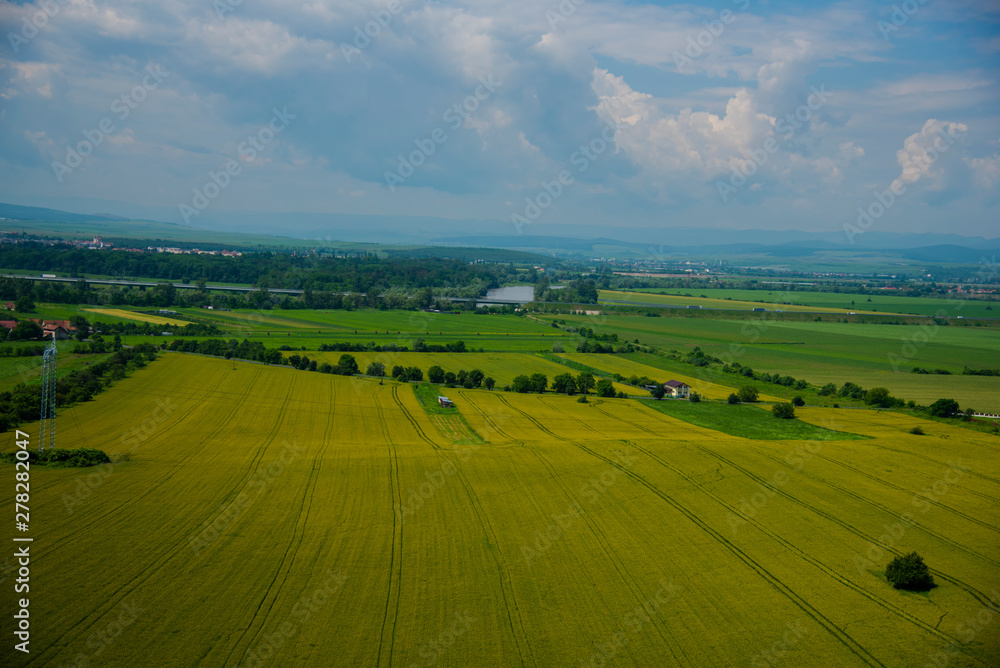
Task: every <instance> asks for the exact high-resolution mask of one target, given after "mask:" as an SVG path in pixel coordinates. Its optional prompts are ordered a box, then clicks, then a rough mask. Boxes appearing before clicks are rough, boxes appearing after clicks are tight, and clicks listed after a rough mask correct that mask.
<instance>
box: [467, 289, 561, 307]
mask: <svg viewBox="0 0 1000 668" xmlns="http://www.w3.org/2000/svg"><path fill="white" fill-rule="evenodd" d="M550 287H552V288H554V289H555V288H562V287H565V286H563V285H553V286H550ZM491 299H503V300H507V302H508V303H509V302H512V301H516V302H518V303H520V304H522V305H523V304H527V303H528V302H533V301H535V286H533V285H512V286H510V287H506V288H494V289H493V290H488V291H487V292H486V296H485V297H483V300H482V301H478V302H476V303H477V304H478V305H479V306H502V304H496V303H492V302H490V300H491Z"/></svg>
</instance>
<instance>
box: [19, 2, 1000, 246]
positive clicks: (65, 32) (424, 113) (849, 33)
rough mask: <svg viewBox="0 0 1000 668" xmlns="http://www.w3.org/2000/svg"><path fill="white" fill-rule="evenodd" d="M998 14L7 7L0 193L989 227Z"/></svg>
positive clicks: (332, 209) (411, 211)
mask: <svg viewBox="0 0 1000 668" xmlns="http://www.w3.org/2000/svg"><path fill="white" fill-rule="evenodd" d="M998 7H1000V5H998V3H996V2H995V1H993V0H947V1H946V0H906V1H905V2H896V3H893V2H885V3H879V2H853V1H848V2H804V1H799V2H786V1H784V0H771V1H770V2H766V1H764V0H718V1H716V2H709V3H704V4H701V5H693V4H675V3H668V2H638V1H620V0H618V1H598V0H561V2H560V1H559V0H551V1H546V0H503V2H500V1H497V0H476V1H475V2H472V1H469V2H462V1H442V2H427V1H423V0H371V1H367V0H366V1H361V2H342V1H340V0H304V1H301V2H287V1H283V0H158V1H157V2H136V1H134V0H37V1H36V2H34V3H26V2H14V3H11V2H5V3H3V4H2V5H0V29H2V34H3V40H2V41H3V44H2V45H0V201H6V202H10V203H15V204H27V205H36V206H52V207H54V208H60V207H61V206H62V208H66V206H65V204H66V203H67V202H93V204H92V209H93V211H101V210H109V209H110V208H111V206H110V204H108V205H107V206H105V208H104V209H102V208H101V206H103V205H104V204H103V203H102V202H101V201H102V200H103V201H105V202H126V203H132V204H141V205H146V206H150V207H160V211H161V212H162V215H161V216H160V217H161V218H168V217H169V218H170V219H171V220H173V221H175V222H182V221H184V220H188V221H190V222H191V224H193V225H199V224H203V223H205V222H206V221H210V220H211V219H212V216H213V214H218V213H221V212H229V211H254V212H269V211H273V212H286V211H299V212H319V213H348V214H358V213H364V214H383V215H413V216H437V217H443V218H454V219H483V220H484V221H486V220H488V221H491V222H484V223H483V224H482V227H481V229H477V230H473V229H470V230H469V231H470V233H471V232H476V233H484V234H513V233H516V232H517V231H519V230H520V231H523V232H530V229H531V228H530V225H532V224H535V223H558V224H574V223H585V224H588V225H600V226H606V227H607V228H608V231H609V236H612V235H613V234H612V233H613V230H614V228H616V227H643V226H657V227H662V228H670V227H675V226H676V227H720V228H764V229H799V230H814V231H830V230H840V229H841V228H843V226H844V225H845V224H856V223H857V220H858V218H859V211H858V210H859V207H860V208H861V209H862V210H863V211H868V212H869V213H870V214H871V215H873V218H872V223H871V224H873V225H876V226H877V227H878V228H879V229H881V230H884V231H914V232H922V231H928V232H958V233H962V234H968V235H985V236H990V237H996V236H998V234H997V230H998V229H1000V226H998V225H997V221H1000V215H998V213H1000V206H998V204H1000V197H998V194H997V193H998V186H1000V92H998V87H997V79H998V73H1000V9H998ZM879 200H881V203H880V202H879ZM79 208H81V207H80V206H78V207H77V209H79ZM496 221H503V223H504V224H502V225H501V224H498V223H497V222H496ZM720 239H724V237H720Z"/></svg>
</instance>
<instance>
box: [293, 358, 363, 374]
mask: <svg viewBox="0 0 1000 668" xmlns="http://www.w3.org/2000/svg"><path fill="white" fill-rule="evenodd" d="M293 357H294V355H293ZM304 359H305V358H304ZM337 369H338V373H340V375H342V376H353V375H354V374H356V373H359V372H360V369H358V361H357V360H356V359H354V355H346V354H345V355H341V356H340V361H339V362H337Z"/></svg>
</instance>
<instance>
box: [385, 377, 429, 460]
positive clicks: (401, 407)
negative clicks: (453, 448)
mask: <svg viewBox="0 0 1000 668" xmlns="http://www.w3.org/2000/svg"><path fill="white" fill-rule="evenodd" d="M398 389H399V387H398V386H397V385H393V386H392V400H393V401H394V402H396V406H397V407H398V408H399V412H400V413H402V414H403V417H405V418H406V419H407V421H408V422H409V423H410V425H411V426H412V427H413V430H414V431H415V432H417V436H419V437H420V438H421V439H423V440H424V442H426V443H427V444H428V445H430V446H431V448H432V449H434V450H438V451H440V450H441V446H440V445H439V444H437V443H435V442H434V441H433V440H431V439H430V437H428V436H427V434H426V433H425V432H424V430H423V428H422V427H421V426H420V423H418V422H417V419H416V418H415V417H413V415H411V414H410V411H408V410H407V409H406V406H404V405H403V400H402V399H400V398H399V393H398V392H397V390H398Z"/></svg>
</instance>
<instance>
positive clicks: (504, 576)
mask: <svg viewBox="0 0 1000 668" xmlns="http://www.w3.org/2000/svg"><path fill="white" fill-rule="evenodd" d="M449 392H450V394H449V396H450V397H451V398H452V399H453V400H454V401H455V404H456V407H457V408H456V410H457V411H458V412H459V413H461V415H462V417H464V420H465V422H466V423H467V426H466V425H460V426H458V422H460V419H459V418H458V417H452V416H434V418H435V419H433V420H432V418H431V417H430V416H429V415H428V414H427V413H426V412H425V411H424V409H423V408H422V406H421V405H420V403H419V402H418V399H417V398H416V396H415V394H414V392H413V389H412V387H411V386H409V385H406V384H396V383H392V382H388V381H387V382H386V383H385V384H384V385H379V384H378V382H377V381H374V380H372V379H360V378H346V377H340V376H331V375H327V374H319V373H308V372H302V371H295V370H292V369H287V368H275V367H267V366H263V365H257V364H250V363H241V362H237V363H235V364H234V363H232V362H227V361H224V360H216V359H209V358H204V357H195V356H184V355H179V354H166V355H164V356H163V358H162V359H161V360H158V361H156V362H154V363H152V364H150V365H149V366H148V367H147V368H145V369H143V370H140V371H138V372H136V373H135V374H134V375H133V376H132V377H131V378H129V379H126V380H124V381H121V382H119V383H118V384H117V385H115V386H114V387H113V388H111V389H110V390H108V391H106V392H105V393H103V394H101V395H99V396H98V397H97V398H96V399H95V400H94V401H92V402H88V403H86V404H83V405H78V406H75V407H73V408H70V409H68V410H66V411H64V412H62V413H60V415H59V417H58V423H59V433H58V435H59V447H63V448H75V447H93V448H100V449H103V450H105V451H106V452H108V453H109V454H124V453H127V454H128V455H129V457H128V459H127V461H122V462H119V463H116V464H114V465H109V466H105V467H102V468H100V469H93V468H92V469H67V470H47V469H45V468H34V469H32V471H31V519H32V531H31V534H32V535H33V537H34V539H35V540H34V543H32V545H31V555H32V558H31V568H32V572H31V592H30V599H31V629H32V636H31V645H30V647H31V653H30V654H29V655H20V654H19V653H14V652H12V651H10V648H7V649H5V650H4V656H6V657H11V659H10V663H8V664H6V665H19V666H21V665H24V666H55V667H60V666H84V665H90V666H212V667H222V666H401V667H405V668H409V667H412V666H476V667H485V666H572V667H579V666H595V667H596V666H612V665H615V666H675V665H681V666H744V665H748V666H771V665H782V666H865V665H868V666H925V665H948V666H983V667H985V666H996V665H1000V640H998V639H1000V612H997V610H1000V607H998V604H1000V550H998V549H997V548H998V546H1000V512H998V500H1000V466H998V458H997V451H996V443H997V439H996V438H995V437H992V436H988V435H984V434H980V433H977V432H973V431H968V430H963V429H960V428H955V427H951V426H948V425H943V424H940V423H937V422H923V421H920V420H916V419H914V418H909V417H905V416H902V415H899V414H893V413H886V412H876V411H868V410H846V409H840V410H836V409H798V413H799V417H800V418H801V419H802V420H804V421H806V422H811V423H815V424H818V425H822V426H825V427H827V428H830V429H835V430H840V431H847V432H853V433H856V434H863V435H867V436H870V437H871V438H869V439H865V440H849V441H826V442H809V441H759V440H747V439H742V438H738V437H733V436H728V435H725V434H722V433H720V432H716V431H713V430H709V429H704V428H700V427H696V426H693V425H690V424H688V423H685V422H681V421H678V420H675V419H673V418H670V417H668V416H666V415H663V414H661V413H659V412H657V411H654V410H651V409H649V408H647V407H645V406H643V405H642V404H640V403H639V402H636V401H633V400H624V399H608V400H597V399H592V400H591V401H590V403H588V404H581V403H577V401H576V398H575V397H563V396H554V395H517V394H511V393H504V392H487V391H484V390H483V391H480V390H449ZM918 424H919V425H921V426H922V427H923V429H924V431H925V432H926V435H924V436H914V435H911V434H909V433H907V432H908V430H909V429H910V428H911V427H913V426H915V425H918ZM470 428H471V430H474V431H475V434H474V435H473V436H474V437H473V438H470V437H469V436H470V432H469V429H470ZM27 431H28V433H29V434H31V436H32V437H33V438H34V437H35V435H36V432H37V426H36V425H28V427H27ZM460 436H461V438H459V437H460ZM7 439H8V442H7V446H5V448H4V449H6V450H10V449H13V434H12V433H11V434H8V435H7ZM460 443H461V444H460ZM0 471H5V472H6V473H5V474H4V476H5V477H6V478H7V479H8V480H9V486H10V488H11V489H13V478H14V468H13V466H12V465H10V464H2V465H0ZM11 514H13V513H11ZM9 519H10V527H11V528H10V529H9V530H8V533H9V534H13V533H14V530H13V518H12V517H11V518H9ZM8 540H9V538H8ZM8 545H12V543H8ZM913 550H916V551H917V552H919V553H920V554H921V555H922V556H923V557H924V559H925V560H926V562H927V563H928V565H929V566H930V567H931V569H932V572H933V575H934V577H935V580H936V582H937V584H938V586H937V588H935V589H933V590H931V591H930V592H928V593H926V594H915V593H908V592H903V591H898V590H895V589H893V588H892V587H891V586H890V585H889V584H887V583H886V581H885V579H884V577H883V575H882V571H883V570H884V568H885V565H886V564H887V563H888V561H889V560H890V559H891V558H892V557H893V556H895V555H898V554H904V553H908V552H910V551H913ZM12 551H13V550H12V549H9V550H8V552H12ZM9 563H10V560H9V559H8V563H7V564H6V565H5V568H4V571H3V573H4V574H5V575H6V581H5V583H4V588H5V591H7V592H8V598H9V599H13V597H14V596H15V594H14V593H13V586H12V583H13V580H14V577H15V573H14V572H12V571H11V570H10V566H9ZM3 629H4V637H5V638H7V642H8V643H9V644H11V645H13V642H14V640H12V638H13V635H12V633H11V632H12V630H13V620H12V619H11V618H10V616H9V615H7V616H6V617H5V621H4V626H3ZM15 654H16V655H15ZM935 662H937V663H935Z"/></svg>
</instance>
